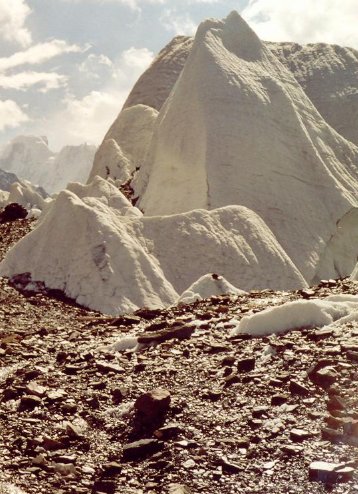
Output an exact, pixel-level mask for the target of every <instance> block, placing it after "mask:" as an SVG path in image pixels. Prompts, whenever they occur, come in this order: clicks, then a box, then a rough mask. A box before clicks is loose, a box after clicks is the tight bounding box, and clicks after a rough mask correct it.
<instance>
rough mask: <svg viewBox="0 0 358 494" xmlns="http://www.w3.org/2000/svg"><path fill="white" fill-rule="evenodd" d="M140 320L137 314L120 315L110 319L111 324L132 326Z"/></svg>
mask: <svg viewBox="0 0 358 494" xmlns="http://www.w3.org/2000/svg"><path fill="white" fill-rule="evenodd" d="M140 321H141V319H140V317H139V316H121V317H116V318H115V319H112V320H111V321H110V325H111V326H126V327H128V326H134V325H135V324H139V323H140Z"/></svg>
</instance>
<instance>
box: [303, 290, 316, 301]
mask: <svg viewBox="0 0 358 494" xmlns="http://www.w3.org/2000/svg"><path fill="white" fill-rule="evenodd" d="M299 293H300V294H301V295H302V298H304V299H309V298H311V297H314V296H315V295H316V292H315V291H314V290H300V291H299Z"/></svg>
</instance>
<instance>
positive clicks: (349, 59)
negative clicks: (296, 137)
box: [90, 36, 358, 179]
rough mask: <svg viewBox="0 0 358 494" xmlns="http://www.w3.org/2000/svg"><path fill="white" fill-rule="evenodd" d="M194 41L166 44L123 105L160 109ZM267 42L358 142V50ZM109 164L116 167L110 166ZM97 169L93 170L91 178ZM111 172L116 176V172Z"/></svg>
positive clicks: (103, 156)
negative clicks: (140, 105)
mask: <svg viewBox="0 0 358 494" xmlns="http://www.w3.org/2000/svg"><path fill="white" fill-rule="evenodd" d="M193 42H194V40H193V38H191V37H186V36H177V37H175V38H174V39H173V40H172V41H171V42H170V43H169V44H168V45H167V46H165V47H164V48H163V50H162V51H161V52H160V53H159V55H158V56H157V57H156V59H155V60H154V62H153V63H152V65H151V66H150V67H149V68H148V69H147V70H146V71H145V72H144V73H143V74H142V76H141V77H140V78H139V80H138V82H137V83H136V84H135V86H134V87H133V89H132V91H131V93H130V94H129V96H128V98H127V101H126V102H125V105H124V107H123V108H124V109H125V108H129V107H131V106H135V105H139V104H142V105H145V106H149V107H152V108H154V109H156V110H158V111H159V110H160V109H161V108H162V106H163V104H164V103H165V102H166V100H167V99H168V97H169V94H170V92H171V91H172V89H173V88H174V85H175V84H176V82H177V80H178V78H179V76H180V74H181V72H182V70H183V68H184V65H185V63H186V61H187V59H188V56H189V54H190V51H191V49H192V46H193ZM265 45H266V46H267V47H268V48H269V49H270V50H271V52H272V53H273V54H274V55H275V56H276V57H277V58H278V59H279V60H280V62H281V63H282V64H283V65H285V67H286V68H287V69H288V70H289V71H290V72H291V73H292V74H293V75H294V77H295V78H296V80H297V82H298V83H299V84H300V85H301V87H302V89H303V90H304V91H305V93H306V94H307V96H308V97H309V98H310V100H311V102H312V103H313V104H314V105H315V106H316V108H317V109H318V111H319V112H320V113H321V115H322V116H323V118H324V119H325V120H326V121H327V123H328V124H329V125H330V126H331V127H333V128H334V129H335V130H336V131H337V132H338V133H340V134H341V135H342V136H343V137H345V138H346V139H348V140H350V141H352V142H353V143H354V144H356V145H357V144H358V126H357V121H358V77H357V74H358V54H357V51H356V50H354V49H352V48H343V47H340V46H337V45H329V44H324V43H316V44H308V45H305V46H301V45H299V44H297V43H271V42H266V43H265ZM120 116H121V114H119V117H118V118H120ZM137 116H138V118H140V115H139V114H138V115H137ZM107 140H108V136H106V137H105V139H104V141H103V143H102V145H101V146H100V150H99V155H100V161H102V163H104V162H105V161H109V162H111V152H112V149H111V148H108V142H107ZM107 151H108V154H107ZM98 159H99V158H97V160H98ZM109 168H110V170H112V167H111V166H109ZM104 170H105V167H104V166H102V167H100V166H98V164H96V170H95V172H97V174H99V175H101V176H102V177H106V176H107V175H106V173H103V171H104ZM95 172H94V171H92V173H91V177H90V179H92V178H93V176H94V175H95V174H96V173H95ZM109 175H110V176H112V175H111V172H110V173H109ZM117 175H118V171H117ZM112 178H113V176H112Z"/></svg>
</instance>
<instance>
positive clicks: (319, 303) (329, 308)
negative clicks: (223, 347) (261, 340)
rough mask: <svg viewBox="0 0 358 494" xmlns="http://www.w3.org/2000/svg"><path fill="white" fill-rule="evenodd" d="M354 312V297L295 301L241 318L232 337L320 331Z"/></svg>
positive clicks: (356, 301) (357, 306) (356, 303)
mask: <svg viewBox="0 0 358 494" xmlns="http://www.w3.org/2000/svg"><path fill="white" fill-rule="evenodd" d="M354 311H358V297H355V298H352V297H348V298H347V297H345V296H341V297H336V298H335V297H332V298H331V299H330V300H329V299H323V300H322V299H313V300H297V301H294V302H288V303H286V304H283V305H281V306H279V307H272V308H269V309H266V310H263V311H262V312H259V313H257V314H253V315H250V316H244V317H243V318H242V319H241V321H240V322H238V324H237V327H236V328H235V329H234V330H233V335H236V334H240V333H247V334H251V335H252V336H264V335H269V334H278V333H284V332H286V331H289V330H293V329H301V328H320V327H322V326H327V325H330V324H332V323H333V322H335V321H337V320H340V319H342V318H344V317H346V316H349V315H350V314H351V313H352V312H354ZM232 322H233V323H234V321H232Z"/></svg>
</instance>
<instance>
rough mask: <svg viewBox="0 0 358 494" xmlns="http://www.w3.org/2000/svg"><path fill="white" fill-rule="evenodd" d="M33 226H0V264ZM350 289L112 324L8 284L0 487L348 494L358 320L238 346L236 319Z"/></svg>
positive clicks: (78, 493)
mask: <svg viewBox="0 0 358 494" xmlns="http://www.w3.org/2000/svg"><path fill="white" fill-rule="evenodd" d="M30 228H31V224H30V222H29V221H27V220H20V221H16V222H13V223H6V224H3V225H0V236H1V243H0V252H1V257H3V255H4V253H5V251H6V250H7V249H8V247H9V246H10V244H11V243H13V242H14V241H17V240H18V239H19V238H20V237H21V236H22V235H23V234H24V233H25V232H27V231H29V229H30ZM356 293H358V285H357V284H356V283H352V282H347V281H344V280H343V281H338V282H334V281H329V282H324V283H321V284H320V285H319V286H318V287H316V288H313V289H310V290H301V291H297V292H273V291H264V292H251V293H249V294H245V295H239V296H237V295H235V296H231V297H229V296H217V297H213V298H211V299H207V300H204V301H201V302H196V303H194V304H193V305H187V306H186V305H183V306H180V307H176V308H174V309H168V310H139V311H137V312H136V313H135V314H132V315H128V316H121V317H119V318H115V317H104V316H102V315H100V314H98V313H95V312H91V311H87V310H85V309H83V308H80V307H78V306H76V305H75V304H73V303H71V302H70V301H64V300H61V294H59V293H57V294H56V293H54V294H53V295H56V296H57V298H55V297H53V298H49V297H46V296H45V295H43V294H34V295H27V297H25V296H23V295H21V294H19V293H18V292H17V291H16V290H15V289H14V288H12V287H10V286H9V285H8V283H7V281H6V280H5V279H1V280H0V393H1V398H0V428H1V436H0V493H1V494H3V493H6V494H8V493H9V494H10V493H17V494H24V493H26V494H41V493H43V494H48V493H56V494H65V493H66V494H70V493H71V494H87V493H88V494H89V493H100V492H102V493H117V494H119V493H121V494H127V493H128V494H129V493H136V494H140V493H143V494H144V493H145V494H149V493H152V494H156V493H158V494H159V493H160V494H163V493H164V494H166V493H168V494H169V493H170V494H189V493H192V494H196V493H205V494H207V493H208V494H210V493H216V494H217V493H220V494H221V493H222V494H229V493H230V494H231V493H242V494H249V493H251V494H254V493H255V494H269V493H270V494H271V493H272V494H273V493H275V494H279V493H282V494H283V493H285V494H286V493H305V494H306V493H309V494H316V493H325V492H333V493H354V492H357V490H358V475H357V466H358V455H357V445H358V406H357V382H358V324H357V322H356V321H354V320H352V321H351V322H343V323H342V322H341V323H340V322H339V321H337V322H336V323H333V324H331V325H330V326H329V327H328V328H327V327H323V328H312V329H307V328H306V329H296V330H294V331H291V332H290V331H289V332H286V333H284V334H274V335H271V336H270V335H269V336H265V337H256V338H254V337H252V336H249V335H245V334H240V333H239V334H236V335H235V336H231V334H232V332H231V330H232V329H234V328H233V327H232V326H233V322H232V320H233V319H234V320H235V321H237V320H239V319H240V318H241V317H242V316H244V315H250V314H252V313H255V312H258V311H261V310H263V309H265V308H268V307H272V306H276V305H281V304H283V303H284V302H288V301H294V300H301V299H311V298H325V297H327V296H331V295H334V294H345V295H347V294H356ZM235 324H236V323H235ZM133 337H135V338H136V340H133ZM131 338H132V340H131ZM119 341H121V342H122V343H123V345H122V347H121V345H120V344H118V342H119ZM130 341H137V342H138V343H139V345H138V347H137V348H138V350H137V351H136V352H133V351H132V350H128V349H127V350H125V349H124V348H125V347H126V345H125V344H124V343H125V342H130ZM116 343H117V345H116ZM127 346H129V347H130V346H131V345H127ZM120 347H121V348H122V350H121V351H115V350H114V348H120ZM14 486H16V487H17V488H15V487H14Z"/></svg>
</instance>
